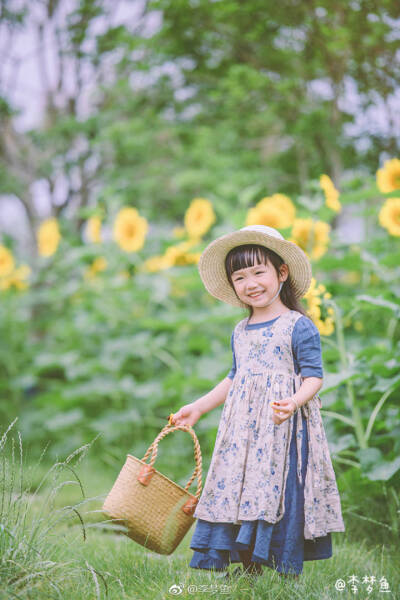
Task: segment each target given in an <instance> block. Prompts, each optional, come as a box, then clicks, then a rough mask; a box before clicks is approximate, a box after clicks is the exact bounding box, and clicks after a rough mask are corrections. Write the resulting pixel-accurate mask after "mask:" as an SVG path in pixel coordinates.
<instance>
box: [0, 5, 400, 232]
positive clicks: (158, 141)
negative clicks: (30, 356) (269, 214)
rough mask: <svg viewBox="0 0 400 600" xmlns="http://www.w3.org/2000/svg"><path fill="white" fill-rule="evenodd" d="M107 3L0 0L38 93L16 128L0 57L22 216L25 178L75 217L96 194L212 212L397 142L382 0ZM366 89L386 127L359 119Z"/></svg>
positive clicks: (8, 145) (374, 162)
mask: <svg viewBox="0 0 400 600" xmlns="http://www.w3.org/2000/svg"><path fill="white" fill-rule="evenodd" d="M120 4H121V3H115V2H112V1H111V0H76V1H75V2H71V3H63V2H59V1H56V0H48V1H47V2H40V3H29V2H27V1H26V2H21V3H19V8H18V11H17V9H16V8H14V3H13V2H9V1H6V2H3V3H2V12H1V15H0V34H1V38H2V40H4V43H3V45H4V47H5V48H6V50H7V53H8V54H7V56H8V57H11V59H12V60H14V62H15V61H16V64H15V69H16V70H17V66H18V65H17V62H18V60H20V59H17V58H15V56H14V55H13V53H12V52H13V45H14V44H15V43H16V42H15V41H16V40H17V41H18V34H19V32H21V31H25V30H26V31H30V32H31V34H32V32H33V34H34V35H35V36H36V39H37V47H36V49H35V51H34V58H35V61H36V64H37V67H38V70H39V73H40V85H41V90H42V94H43V98H44V99H45V102H44V108H43V119H42V122H41V123H39V124H38V125H37V126H36V127H35V128H33V129H32V130H30V131H28V132H24V133H23V132H20V131H17V130H16V128H15V119H14V117H15V107H14V106H13V103H12V101H11V100H10V98H12V89H10V88H12V87H13V86H14V85H15V81H16V74H15V73H14V76H13V77H11V76H10V69H9V68H8V71H7V69H6V67H7V64H8V63H7V61H6V60H5V61H2V65H3V66H2V67H0V84H1V89H2V91H1V93H0V96H1V97H2V102H1V105H0V119H1V128H2V141H1V143H0V159H1V167H0V186H1V187H0V191H1V193H3V194H4V193H8V194H10V193H11V194H14V195H15V196H16V198H18V199H19V201H20V202H21V203H22V204H23V206H24V207H25V210H26V212H27V214H28V217H29V221H30V223H31V227H32V232H33V231H34V229H35V228H36V227H37V222H38V219H39V216H38V215H37V213H36V210H35V205H34V203H33V201H32V194H33V189H34V186H35V185H37V184H38V183H39V184H40V186H41V187H40V189H41V190H42V193H45V194H46V195H47V196H48V198H49V203H50V206H51V212H52V214H53V215H54V216H58V215H59V214H61V213H64V212H65V214H67V215H68V217H69V218H70V226H71V230H72V231H75V233H78V232H79V231H80V229H81V227H82V225H83V221H84V219H85V218H86V217H87V215H88V214H89V213H90V210H91V209H92V207H96V206H98V205H99V204H100V205H101V206H103V207H104V208H106V209H107V210H108V211H109V212H112V213H113V212H115V210H116V209H117V208H119V207H120V206H121V205H122V204H131V205H134V206H136V207H137V208H138V209H139V210H144V211H145V212H144V216H146V218H148V219H150V220H151V219H154V220H158V219H160V218H164V219H165V218H167V219H173V220H177V219H181V218H182V214H183V212H184V210H185V208H186V207H187V205H188V203H189V201H190V200H191V199H192V198H193V197H195V196H201V197H204V196H206V197H210V198H211V199H212V200H216V199H218V200H219V202H218V210H219V215H218V216H219V217H221V218H224V217H229V215H231V214H232V207H233V208H236V207H238V206H239V207H240V208H247V207H248V206H249V204H250V203H252V202H253V201H254V199H255V198H257V199H259V198H260V196H261V194H269V193H273V192H276V191H279V192H285V193H288V194H291V193H294V192H296V193H297V192H298V191H299V190H300V191H301V192H303V193H304V192H306V191H307V187H308V182H309V180H310V179H316V178H318V177H319V175H320V174H321V173H323V172H325V173H328V174H329V175H330V176H331V177H332V179H333V181H334V182H335V183H336V184H337V185H338V184H339V181H340V178H341V174H342V172H343V171H344V170H345V169H349V168H351V169H353V168H356V167H360V166H361V167H363V168H365V167H366V168H367V169H368V170H372V171H374V170H375V169H376V168H377V166H378V162H379V156H380V154H381V153H387V154H389V155H396V154H397V153H398V150H399V139H398V136H397V131H396V127H395V126H394V125H395V122H394V119H395V116H394V115H393V114H392V113H391V104H390V101H391V98H392V96H393V94H394V93H395V91H396V90H397V87H398V83H399V67H398V61H396V51H397V47H398V35H399V17H400V6H399V4H398V3H397V2H395V1H394V0H383V1H382V2H379V3H378V2H375V1H373V0H354V2H351V3H348V2H347V1H345V0H339V1H338V2H335V3H334V4H333V3H331V2H329V1H328V0H321V1H319V2H318V3H316V2H313V1H307V2H304V1H299V0H283V1H282V2H280V3H275V4H273V5H271V4H268V5H266V4H265V2H261V1H260V0H248V1H246V2H242V1H239V0H225V1H224V2H209V1H205V0H196V1H195V0H150V1H148V2H133V3H122V4H124V5H125V9H126V10H127V11H128V12H126V14H125V16H124V18H123V19H122V22H121V18H120V17H118V18H117V12H118V7H119V6H120ZM129 10H130V11H131V12H129ZM11 59H10V60H11ZM21 60H22V59H21ZM50 63H51V64H52V65H53V66H52V68H51V69H50V68H49V64H50ZM350 101H353V102H355V103H356V105H358V111H357V110H356V111H354V110H351V106H349V105H350ZM374 104H375V105H376V104H379V105H380V107H381V111H383V112H382V114H383V115H384V120H385V121H386V124H387V132H383V133H380V132H379V131H378V130H368V128H367V129H366V127H367V126H368V122H367V124H366V125H365V124H364V126H363V127H364V128H363V127H361V128H360V126H359V119H360V116H364V118H365V119H366V118H367V117H368V114H369V113H368V111H369V109H370V107H371V106H372V105H374ZM365 119H364V120H365ZM357 128H358V132H357ZM352 130H353V131H354V130H355V131H356V133H352V134H351V135H350V132H351V131H352ZM358 138H361V139H363V141H364V144H365V147H364V149H363V150H362V149H361V146H360V145H359V143H358V142H359V139H358ZM238 203H239V204H238Z"/></svg>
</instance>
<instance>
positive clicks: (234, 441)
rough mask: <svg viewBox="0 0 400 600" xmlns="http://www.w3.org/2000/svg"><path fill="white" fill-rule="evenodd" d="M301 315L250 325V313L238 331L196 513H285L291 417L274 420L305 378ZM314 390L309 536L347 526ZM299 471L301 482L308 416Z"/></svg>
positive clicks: (250, 516)
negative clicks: (299, 359) (297, 339)
mask: <svg viewBox="0 0 400 600" xmlns="http://www.w3.org/2000/svg"><path fill="white" fill-rule="evenodd" d="M301 316H302V315H301V313H299V312H298V311H294V310H289V311H287V312H285V313H283V314H282V315H281V316H280V317H279V318H278V319H276V320H275V321H274V322H273V323H272V324H271V325H270V326H267V327H265V328H260V329H251V330H248V329H246V328H245V325H246V322H247V319H243V320H242V321H240V322H239V323H238V324H237V325H236V327H235V330H234V344H235V354H236V363H237V365H236V373H235V377H234V378H233V381H232V385H231V388H230V390H229V393H228V396H227V398H226V400H225V404H224V408H223V411H222V414H221V419H220V423H219V427H218V432H217V437H216V442H215V448H214V452H213V456H212V459H211V464H210V468H209V471H208V473H207V478H206V482H205V485H204V489H203V493H202V495H201V497H200V500H199V503H198V505H197V507H196V510H195V512H194V517H195V518H199V519H204V520H206V521H210V522H215V523H219V522H221V523H222V522H224V523H226V522H230V523H235V524H241V522H243V521H251V520H258V519H263V520H265V521H267V522H268V523H276V522H278V521H280V520H281V519H282V517H283V515H284V511H285V506H284V504H285V503H284V498H285V485H286V479H287V474H288V469H289V445H290V440H291V436H292V431H293V423H294V419H293V415H292V416H291V417H290V419H287V420H286V421H284V422H283V423H282V424H281V425H275V423H274V422H273V421H272V418H271V410H272V409H271V402H272V401H273V400H277V399H279V398H286V397H288V396H291V395H292V394H293V393H294V392H296V391H297V390H298V389H299V387H300V385H301V382H302V377H301V376H300V375H296V374H295V371H294V366H293V355H292V350H291V336H292V332H293V327H294V325H295V323H296V321H297V319H299V318H300V317H301ZM320 407H321V400H320V398H319V396H318V395H316V396H314V398H312V399H311V400H310V401H309V402H308V403H307V404H305V405H303V406H302V407H301V409H300V410H301V411H302V412H303V415H304V416H305V417H306V419H307V425H308V446H309V455H308V465H307V471H306V477H305V487H304V523H305V524H304V538H305V539H314V538H316V537H322V536H325V535H326V534H327V533H328V532H329V531H344V530H345V529H344V523H343V519H342V514H341V507H340V497H339V493H338V489H337V485H336V478H335V473H334V471H333V467H332V462H331V458H330V454H329V448H328V443H327V440H326V435H325V430H324V427H323V423H322V419H321V415H320V410H319V409H320ZM296 421H297V423H296V444H297V457H298V462H297V477H298V478H299V482H302V458H301V456H302V453H301V440H302V433H303V428H302V419H297V420H296Z"/></svg>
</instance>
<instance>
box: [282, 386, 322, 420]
mask: <svg viewBox="0 0 400 600" xmlns="http://www.w3.org/2000/svg"><path fill="white" fill-rule="evenodd" d="M322 382H323V379H322V378H321V377H304V380H303V382H302V384H301V386H300V387H299V389H298V390H297V392H296V393H295V394H293V395H292V396H290V397H289V398H283V399H282V400H275V401H274V402H273V403H272V408H273V409H274V412H273V414H272V420H273V422H274V423H275V425H280V424H281V423H283V422H284V421H286V419H289V418H290V417H291V416H292V414H293V413H294V412H295V410H296V404H295V402H294V401H293V400H292V398H294V399H295V400H296V401H297V404H298V406H299V408H300V407H301V406H303V404H305V403H306V402H308V401H309V400H311V398H313V397H314V396H315V394H316V393H317V392H318V390H320V389H321V387H322Z"/></svg>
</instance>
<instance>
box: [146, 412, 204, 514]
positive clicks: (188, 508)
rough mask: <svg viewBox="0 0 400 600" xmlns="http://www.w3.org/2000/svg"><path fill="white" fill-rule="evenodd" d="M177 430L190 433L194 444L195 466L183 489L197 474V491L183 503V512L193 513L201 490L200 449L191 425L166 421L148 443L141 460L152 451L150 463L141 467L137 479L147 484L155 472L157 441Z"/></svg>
mask: <svg viewBox="0 0 400 600" xmlns="http://www.w3.org/2000/svg"><path fill="white" fill-rule="evenodd" d="M178 430H181V431H187V432H188V433H190V435H191V436H192V439H193V444H194V458H195V461H196V467H195V469H194V471H193V474H192V476H191V478H190V480H189V481H188V483H187V484H186V486H185V491H188V490H189V487H190V486H191V484H192V482H193V480H194V479H195V478H196V476H197V491H196V493H195V495H194V496H195V497H194V499H193V500H189V501H188V502H187V503H186V504H185V507H184V512H186V513H187V514H193V512H194V509H195V508H196V505H197V503H198V501H199V498H200V495H201V490H202V460H201V449H200V444H199V440H198V439H197V436H196V434H195V432H194V430H193V428H192V426H191V425H170V424H169V423H168V425H166V426H165V427H163V429H162V430H161V431H160V433H159V434H158V435H157V437H156V438H155V440H154V442H153V443H152V444H150V446H149V448H148V449H147V452H146V454H145V455H144V457H143V458H142V461H144V462H145V461H146V459H147V458H148V457H149V455H150V452H151V453H152V456H151V459H150V463H148V464H146V465H144V466H143V468H142V469H141V471H140V473H139V476H138V480H139V481H140V482H141V483H143V484H144V485H147V484H148V483H149V482H150V480H151V477H152V475H153V473H154V472H155V469H154V463H155V461H156V458H157V452H158V443H159V442H160V441H161V440H162V439H163V438H164V437H165V436H167V435H169V434H170V433H172V432H174V431H178Z"/></svg>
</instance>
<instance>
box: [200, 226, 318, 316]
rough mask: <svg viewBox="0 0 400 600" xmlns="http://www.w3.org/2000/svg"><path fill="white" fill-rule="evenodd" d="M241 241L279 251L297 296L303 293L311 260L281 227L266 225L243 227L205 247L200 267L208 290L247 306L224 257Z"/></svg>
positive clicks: (308, 285)
mask: <svg viewBox="0 0 400 600" xmlns="http://www.w3.org/2000/svg"><path fill="white" fill-rule="evenodd" d="M242 244H259V245H260V246H265V247H266V248H270V249H271V250H273V251H274V252H276V253H277V254H279V256H280V257H281V258H282V259H283V261H284V262H285V263H286V264H287V265H288V267H289V277H290V280H291V283H292V288H293V291H294V294H295V296H296V297H297V298H301V297H302V296H304V294H305V293H306V292H307V290H308V288H309V287H310V284H311V278H312V271H311V264H310V261H309V259H308V257H307V255H306V254H305V252H303V250H302V249H301V248H300V247H299V246H297V244H295V243H294V242H289V241H288V240H285V238H284V237H283V236H282V235H281V234H280V233H279V231H277V230H276V229H274V228H273V227H267V226H266V225H249V226H248V227H242V229H239V230H238V231H233V232H232V233H228V234H226V235H223V236H221V237H219V238H217V239H216V240H214V241H213V242H211V244H209V245H208V246H207V248H206V249H205V250H204V251H203V253H202V254H201V256H200V260H199V263H198V269H199V273H200V277H201V279H202V281H203V283H204V285H205V287H206V289H207V291H208V292H210V294H211V295H212V296H214V297H215V298H218V299H219V300H222V301H223V302H227V303H228V304H232V305H233V306H240V307H241V308H247V305H246V304H244V303H243V302H241V301H240V300H239V299H238V298H237V296H236V294H235V292H234V290H233V289H232V287H231V285H230V284H229V281H228V277H227V275H226V271H225V257H226V255H227V254H228V252H229V250H231V249H232V248H234V247H235V246H241V245H242Z"/></svg>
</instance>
